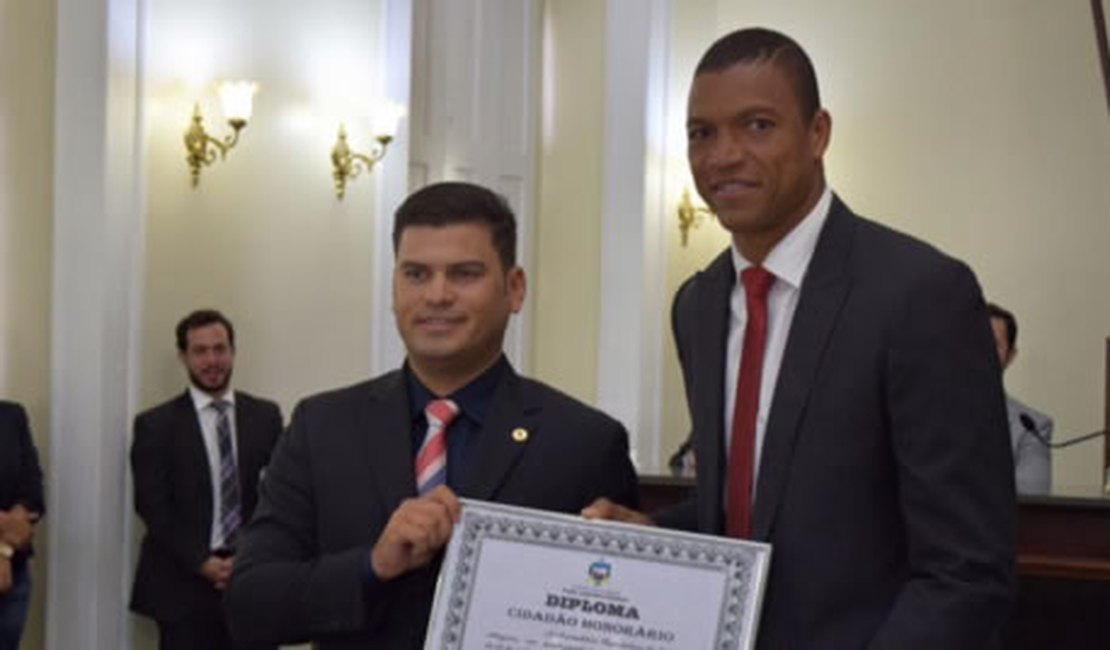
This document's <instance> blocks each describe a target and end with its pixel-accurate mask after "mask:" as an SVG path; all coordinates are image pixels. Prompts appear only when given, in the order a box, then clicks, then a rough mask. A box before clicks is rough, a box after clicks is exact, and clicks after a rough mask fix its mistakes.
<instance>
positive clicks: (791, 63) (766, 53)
mask: <svg viewBox="0 0 1110 650" xmlns="http://www.w3.org/2000/svg"><path fill="white" fill-rule="evenodd" d="M764 62H770V63H774V64H775V65H777V66H779V67H780V68H782V70H784V71H785V72H786V73H787V74H788V75H789V76H790V79H791V81H792V82H793V84H794V92H795V93H796V94H797V96H798V102H799V105H800V106H801V108H802V116H803V117H805V118H807V119H813V117H814V116H815V115H817V111H818V110H820V108H821V94H820V92H818V90H817V73H816V72H814V70H813V62H812V61H810V60H809V55H807V54H806V52H805V50H803V49H802V46H801V45H798V43H797V42H796V41H794V39H792V38H790V37H789V36H787V35H786V34H782V33H779V32H776V31H773V30H770V29H765V28H763V27H750V28H748V29H738V30H736V31H734V32H732V33H730V34H725V35H724V36H722V37H721V38H719V39H717V42H715V43H713V45H711V46H710V47H709V49H708V50H706V52H705V54H703V55H702V57H701V60H700V61H698V67H697V68H696V69H695V70H694V76H695V77H696V76H698V75H700V74H703V73H706V72H721V71H722V70H725V69H727V68H731V67H732V66H734V65H736V64H737V63H764Z"/></svg>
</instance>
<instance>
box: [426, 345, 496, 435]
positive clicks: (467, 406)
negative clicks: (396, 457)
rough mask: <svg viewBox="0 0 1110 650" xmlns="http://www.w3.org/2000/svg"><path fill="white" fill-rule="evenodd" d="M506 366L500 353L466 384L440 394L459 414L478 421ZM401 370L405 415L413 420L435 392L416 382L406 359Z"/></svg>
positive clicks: (484, 412) (482, 419)
mask: <svg viewBox="0 0 1110 650" xmlns="http://www.w3.org/2000/svg"><path fill="white" fill-rule="evenodd" d="M508 367H509V361H508V359H506V358H505V355H504V354H502V355H501V356H500V357H498V359H497V361H495V362H494V363H493V365H492V366H490V367H489V368H487V369H486V370H485V372H483V373H482V374H480V375H478V376H477V377H476V378H475V379H474V380H473V381H471V382H470V383H469V384H467V385H466V386H463V387H462V388H460V389H459V390H457V391H455V392H454V393H451V394H450V395H444V397H445V398H448V399H450V400H452V401H454V402H455V404H456V405H457V406H458V407H459V412H460V413H461V414H462V415H465V416H466V417H468V418H470V419H471V420H473V421H475V422H478V423H481V422H482V421H484V420H485V418H486V411H488V410H489V405H490V404H491V403H492V402H493V393H494V391H495V390H497V385H498V384H499V383H501V377H502V375H504V374H505V372H506V369H507V368H508ZM404 374H405V380H406V382H407V384H408V388H409V409H410V413H409V415H410V416H411V418H412V420H413V421H415V420H417V419H418V418H420V417H423V416H424V409H425V407H427V406H428V402H430V401H432V400H435V399H439V396H437V395H436V394H434V393H433V392H432V391H430V390H428V387H427V386H425V385H424V384H422V383H421V382H420V380H419V379H418V378H417V377H416V373H414V372H413V371H412V369H411V368H409V365H408V362H405V366H404Z"/></svg>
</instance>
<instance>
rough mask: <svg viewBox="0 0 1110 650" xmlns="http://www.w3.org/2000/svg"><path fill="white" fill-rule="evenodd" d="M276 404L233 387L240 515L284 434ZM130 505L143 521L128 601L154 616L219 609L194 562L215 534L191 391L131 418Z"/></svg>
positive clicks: (249, 508) (250, 506)
mask: <svg viewBox="0 0 1110 650" xmlns="http://www.w3.org/2000/svg"><path fill="white" fill-rule="evenodd" d="M281 427H282V422H281V411H280V410H279V409H278V406H277V404H274V403H273V402H270V401H268V400H262V399H258V398H256V397H252V396H250V395H248V394H246V393H241V392H238V391H236V393H235V443H236V447H237V451H238V458H237V460H238V461H239V481H240V495H241V499H242V512H243V521H246V520H247V518H249V517H250V516H251V513H252V512H253V511H254V507H255V504H256V503H257V502H258V491H257V485H258V479H259V476H260V474H261V472H262V469H263V468H264V467H266V464H267V463H268V462H269V460H270V452H271V450H272V449H273V447H274V444H275V443H276V442H277V439H278V436H279V435H280V434H281ZM131 470H132V472H133V474H134V479H135V509H136V510H137V511H138V513H139V517H141V518H142V520H143V523H144V524H146V535H145V536H144V537H143V543H142V548H141V550H140V553H139V566H138V568H137V569H136V570H135V584H134V586H133V588H132V592H131V609H132V610H133V611H135V612H137V613H139V614H143V615H146V616H149V617H151V618H154V619H156V620H159V621H174V620H179V619H181V618H182V617H184V616H185V615H187V614H189V613H191V612H194V611H196V610H197V609H198V608H201V607H209V608H214V611H217V612H218V604H219V600H220V593H219V592H218V591H216V589H215V588H214V587H212V585H211V583H209V582H208V581H207V580H206V579H205V578H203V577H202V576H201V575H200V574H199V573H198V572H197V569H198V568H199V567H200V565H201V563H203V562H204V560H205V559H206V558H207V557H208V555H209V553H210V551H211V549H210V548H209V546H210V544H211V535H212V508H213V504H212V479H211V473H210V470H209V466H208V455H207V453H206V452H205V449H204V438H203V437H202V434H201V431H200V422H199V421H198V420H197V413H196V409H195V408H194V406H193V400H192V398H190V397H189V393H188V391H186V392H185V393H184V394H182V395H181V396H179V397H177V398H175V399H172V400H170V401H168V402H166V403H164V404H161V405H159V406H156V407H154V408H152V409H150V410H149V411H145V412H143V413H140V414H139V415H138V416H137V417H136V418H135V435H134V440H133V441H132V443H131Z"/></svg>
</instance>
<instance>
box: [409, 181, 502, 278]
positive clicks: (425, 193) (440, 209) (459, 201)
mask: <svg viewBox="0 0 1110 650" xmlns="http://www.w3.org/2000/svg"><path fill="white" fill-rule="evenodd" d="M460 223H483V224H485V225H486V226H488V227H489V233H490V238H491V239H492V241H493V247H494V249H495V250H496V251H497V256H498V257H500V258H501V264H502V265H503V266H504V267H505V270H506V271H507V270H509V269H511V268H513V267H514V266H516V217H514V216H513V211H512V209H511V208H510V207H509V204H508V202H506V201H505V198H504V197H502V196H501V195H500V194H497V193H496V192H493V191H490V190H488V189H486V188H484V187H482V186H480V185H474V184H473V183H460V182H449V183H434V184H432V185H428V186H426V187H423V188H421V189H419V190H417V191H415V192H413V193H412V194H411V195H409V197H408V198H407V199H405V202H404V203H402V204H401V207H399V208H397V212H396V213H394V215H393V252H394V253H396V252H397V249H398V247H400V245H401V234H402V233H403V232H404V230H405V228H408V227H409V226H433V227H442V226H449V225H454V224H460Z"/></svg>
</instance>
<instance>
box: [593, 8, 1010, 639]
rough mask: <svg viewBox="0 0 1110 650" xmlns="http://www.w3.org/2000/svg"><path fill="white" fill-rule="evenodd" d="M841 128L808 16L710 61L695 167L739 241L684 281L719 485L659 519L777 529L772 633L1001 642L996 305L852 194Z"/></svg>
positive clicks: (680, 325) (717, 49) (1006, 465)
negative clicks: (823, 101) (832, 164)
mask: <svg viewBox="0 0 1110 650" xmlns="http://www.w3.org/2000/svg"><path fill="white" fill-rule="evenodd" d="M830 131H831V120H830V117H829V114H828V113H827V112H826V111H825V110H823V109H822V108H821V105H820V100H819V96H818V92H817V82H816V77H815V75H814V72H813V67H812V64H811V63H810V61H809V58H808V57H807V56H806V54H805V53H804V51H802V49H801V48H800V47H799V46H798V45H797V43H795V42H794V41H793V40H791V39H789V38H788V37H786V36H784V35H782V34H779V33H776V32H772V31H769V30H765V29H745V30H741V31H738V32H734V33H732V34H729V35H727V36H725V37H723V38H721V39H720V40H719V41H717V43H715V44H714V45H713V46H712V47H711V48H710V49H709V50H708V51H707V52H706V54H705V55H704V56H703V58H702V60H701V62H700V63H699V65H698V68H697V71H696V72H695V77H694V81H693V85H692V88H691V91H690V98H689V107H688V115H687V133H688V155H689V160H690V167H691V169H692V171H693V176H694V180H695V182H696V184H697V188H698V191H699V192H700V194H701V195H702V197H703V198H704V199H705V200H706V202H707V203H708V204H709V206H710V207H711V208H712V209H713V210H714V212H716V214H717V216H718V218H719V220H720V222H721V224H722V225H723V226H724V227H725V228H727V229H728V230H729V231H730V232H731V233H732V240H733V245H732V247H731V249H730V250H727V251H725V252H724V253H723V254H721V255H720V256H719V257H718V258H717V259H716V260H714V261H713V262H712V263H711V264H710V265H709V266H708V267H707V268H706V269H705V270H704V271H702V272H700V273H698V274H696V275H695V276H694V277H692V278H690V279H689V280H688V281H687V282H686V283H685V284H684V285H683V286H682V287H681V288H680V289H679V291H678V293H677V295H676V297H675V302H674V309H673V326H674V333H675V339H676V343H677V348H678V351H679V356H680V362H681V366H682V370H683V378H684V381H685V385H686V397H687V402H688V405H689V408H690V414H691V419H692V427H693V445H694V453H695V455H696V458H697V487H696V493H695V497H694V498H693V499H692V500H690V501H688V502H687V503H684V504H682V505H680V506H679V507H677V508H675V509H673V510H670V511H667V512H663V513H658V514H656V516H655V521H657V522H658V523H660V524H662V525H667V526H674V527H681V528H685V529H691V530H698V531H701V532H706V533H713V534H728V535H730V536H735V537H741V538H750V539H754V540H760V541H765V542H769V543H770V544H771V545H772V547H773V559H772V563H771V568H770V573H769V576H768V583H767V589H766V592H765V601H764V604H763V611H762V616H761V620H760V622H759V635H758V642H757V643H758V646H759V647H761V648H861V647H865V646H866V647H869V648H900V649H905V648H934V649H935V648H945V649H953V648H982V647H984V646H985V645H987V644H988V643H990V641H991V639H992V638H993V637H994V635H995V634H996V632H997V630H998V629H999V627H1000V625H1001V623H1002V622H1003V621H1004V618H1005V613H1006V611H1007V607H1008V603H1009V600H1010V596H1011V589H1012V584H1013V580H1014V576H1013V557H1014V540H1013V527H1014V510H1015V506H1014V487H1013V469H1012V464H1011V461H1010V455H1009V451H1008V447H1009V444H1008V436H1007V433H1006V415H1005V405H1004V399H1003V394H1002V388H1001V385H1000V381H999V378H1000V373H999V368H998V360H997V357H996V355H995V354H994V350H993V346H992V343H991V335H990V331H989V329H988V327H987V316H986V309H985V306H984V303H983V300H982V297H981V294H980V291H979V287H978V285H977V283H976V281H975V278H974V275H973V274H972V272H971V271H970V270H969V269H968V268H967V267H966V266H965V265H964V264H962V263H960V262H959V261H957V260H954V259H952V258H950V257H947V256H945V255H944V254H942V253H940V252H938V251H937V250H935V249H933V248H931V247H930V246H928V245H926V244H924V243H922V242H920V241H917V240H914V239H912V238H910V237H908V236H906V235H903V234H900V233H897V232H894V231H892V230H890V229H888V228H885V227H883V226H881V225H879V224H876V223H874V222H871V221H868V220H865V219H863V218H861V217H859V216H856V215H855V214H853V213H852V211H851V210H849V209H848V207H847V206H846V205H845V204H844V203H842V202H841V201H840V199H839V198H838V197H836V196H835V195H833V194H832V192H831V190H830V189H829V188H828V186H827V185H826V183H825V178H824V171H823V166H822V157H823V154H824V152H825V149H826V147H827V145H828V142H829V136H830ZM585 514H587V516H595V517H607V518H616V519H624V520H630V521H639V522H641V523H651V520H649V519H647V518H646V517H644V516H643V515H640V514H639V513H634V512H630V511H628V510H625V509H621V508H618V507H615V506H613V505H612V504H608V503H605V502H602V503H598V504H595V505H594V506H592V507H591V508H588V509H587V510H586V512H585Z"/></svg>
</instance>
